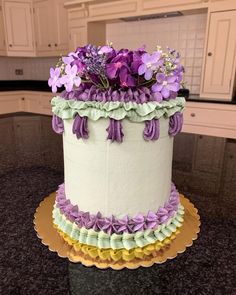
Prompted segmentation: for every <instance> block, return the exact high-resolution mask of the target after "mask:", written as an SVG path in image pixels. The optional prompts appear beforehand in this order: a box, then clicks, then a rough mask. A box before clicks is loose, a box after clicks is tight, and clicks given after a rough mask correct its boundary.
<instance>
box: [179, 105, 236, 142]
mask: <svg viewBox="0 0 236 295" xmlns="http://www.w3.org/2000/svg"><path fill="white" fill-rule="evenodd" d="M235 118H236V105H226V104H217V103H197V102H187V104H186V109H185V111H184V126H183V132H188V133H195V134H204V135H210V136H219V137H225V138H236V119H235Z"/></svg>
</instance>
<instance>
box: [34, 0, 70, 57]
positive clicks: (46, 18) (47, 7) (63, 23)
mask: <svg viewBox="0 0 236 295" xmlns="http://www.w3.org/2000/svg"><path fill="white" fill-rule="evenodd" d="M64 2H65V0H36V1H34V22H35V34H36V51H37V56H59V55H60V54H66V53H68V28H67V11H66V9H65V8H64Z"/></svg>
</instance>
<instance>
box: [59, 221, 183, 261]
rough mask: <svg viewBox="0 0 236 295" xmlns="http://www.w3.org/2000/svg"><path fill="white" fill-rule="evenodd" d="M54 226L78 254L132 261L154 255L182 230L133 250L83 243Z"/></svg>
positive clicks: (110, 259) (103, 258) (102, 258)
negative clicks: (98, 246)
mask: <svg viewBox="0 0 236 295" xmlns="http://www.w3.org/2000/svg"><path fill="white" fill-rule="evenodd" d="M54 227H55V228H56V230H57V231H58V233H59V234H60V236H61V237H62V238H63V239H64V240H65V241H66V242H67V243H68V244H69V245H70V246H72V247H73V248H74V250H75V251H76V252H78V254H80V253H81V252H82V253H83V254H85V255H88V256H89V257H90V258H92V259H94V258H99V259H101V260H108V261H119V260H123V261H131V260H133V259H135V258H139V259H143V258H145V257H146V256H149V255H153V254H154V253H155V252H157V251H160V250H161V249H162V248H164V247H166V246H167V245H169V244H170V243H171V241H172V240H174V239H175V237H176V235H177V234H178V233H179V232H180V231H179V229H177V230H176V232H175V233H173V234H172V235H171V236H170V237H168V238H165V239H164V240H163V241H162V242H160V241H158V242H156V243H154V244H149V245H147V246H145V247H143V248H139V247H137V248H133V249H131V250H127V249H118V250H114V249H111V248H110V249H109V248H108V249H99V248H97V247H94V246H89V245H85V244H81V243H79V242H78V241H75V240H73V239H71V238H70V237H69V235H67V234H65V233H64V232H63V231H61V230H60V229H58V227H57V226H56V225H55V224H54Z"/></svg>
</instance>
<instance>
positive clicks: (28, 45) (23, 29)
mask: <svg viewBox="0 0 236 295" xmlns="http://www.w3.org/2000/svg"><path fill="white" fill-rule="evenodd" d="M4 16H5V26H6V34H7V43H8V44H7V50H8V55H19V56H21V55H26V56H27V55H28V53H29V52H34V45H33V29H32V15H31V3H30V2H22V3H21V2H13V1H5V2H4ZM16 52H18V54H16ZM11 53H12V54H11Z"/></svg>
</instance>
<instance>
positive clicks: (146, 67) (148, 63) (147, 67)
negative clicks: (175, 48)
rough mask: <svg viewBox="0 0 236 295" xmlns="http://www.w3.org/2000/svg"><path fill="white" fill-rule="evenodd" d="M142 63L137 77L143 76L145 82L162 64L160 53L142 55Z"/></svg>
mask: <svg viewBox="0 0 236 295" xmlns="http://www.w3.org/2000/svg"><path fill="white" fill-rule="evenodd" d="M142 62H143V64H141V66H140V67H139V68H138V73H139V75H143V74H144V78H145V80H150V79H151V78H152V76H153V73H154V71H156V70H157V69H158V68H159V67H160V66H161V65H162V64H163V60H162V59H161V52H159V51H156V52H154V53H153V54H148V53H144V54H143V55H142Z"/></svg>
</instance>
